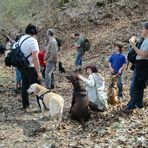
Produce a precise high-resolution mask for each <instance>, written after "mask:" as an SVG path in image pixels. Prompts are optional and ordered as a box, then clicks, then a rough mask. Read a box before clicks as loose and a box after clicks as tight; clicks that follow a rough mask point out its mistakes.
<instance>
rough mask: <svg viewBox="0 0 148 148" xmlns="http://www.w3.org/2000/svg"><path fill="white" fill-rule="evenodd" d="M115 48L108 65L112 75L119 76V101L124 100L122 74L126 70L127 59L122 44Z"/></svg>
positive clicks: (116, 44) (117, 44)
mask: <svg viewBox="0 0 148 148" xmlns="http://www.w3.org/2000/svg"><path fill="white" fill-rule="evenodd" d="M114 47H115V53H113V54H112V55H111V56H110V58H109V61H108V63H109V69H110V72H111V75H117V76H118V82H117V86H118V99H120V98H123V94H122V91H123V86H122V85H123V84H122V74H123V71H124V69H125V68H126V57H125V55H123V53H122V49H123V45H122V44H121V43H119V42H118V43H115V45H114Z"/></svg>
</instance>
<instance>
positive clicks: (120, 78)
mask: <svg viewBox="0 0 148 148" xmlns="http://www.w3.org/2000/svg"><path fill="white" fill-rule="evenodd" d="M117 86H118V97H123V94H122V92H123V84H122V74H121V75H119V77H118V81H117Z"/></svg>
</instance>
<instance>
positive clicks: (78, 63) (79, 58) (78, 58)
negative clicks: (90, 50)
mask: <svg viewBox="0 0 148 148" xmlns="http://www.w3.org/2000/svg"><path fill="white" fill-rule="evenodd" d="M83 55H84V54H83V53H81V52H77V55H76V60H75V66H76V67H77V68H78V67H79V66H82V59H83Z"/></svg>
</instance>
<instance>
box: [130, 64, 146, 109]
mask: <svg viewBox="0 0 148 148" xmlns="http://www.w3.org/2000/svg"><path fill="white" fill-rule="evenodd" d="M143 65H144V66H143ZM147 65H148V62H146V63H145V62H144V63H142V62H141V64H137V65H136V67H135V70H134V73H133V78H132V82H131V88H130V97H131V99H130V101H129V103H128V109H135V108H137V107H138V108H142V107H143V95H144V89H145V88H146V85H147V82H148V70H147V69H148V66H147Z"/></svg>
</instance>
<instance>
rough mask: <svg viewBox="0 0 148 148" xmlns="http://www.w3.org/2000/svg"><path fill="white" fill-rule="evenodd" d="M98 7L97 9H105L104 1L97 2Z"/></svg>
mask: <svg viewBox="0 0 148 148" xmlns="http://www.w3.org/2000/svg"><path fill="white" fill-rule="evenodd" d="M96 6H97V7H103V6H105V2H104V1H102V2H97V3H96Z"/></svg>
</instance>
